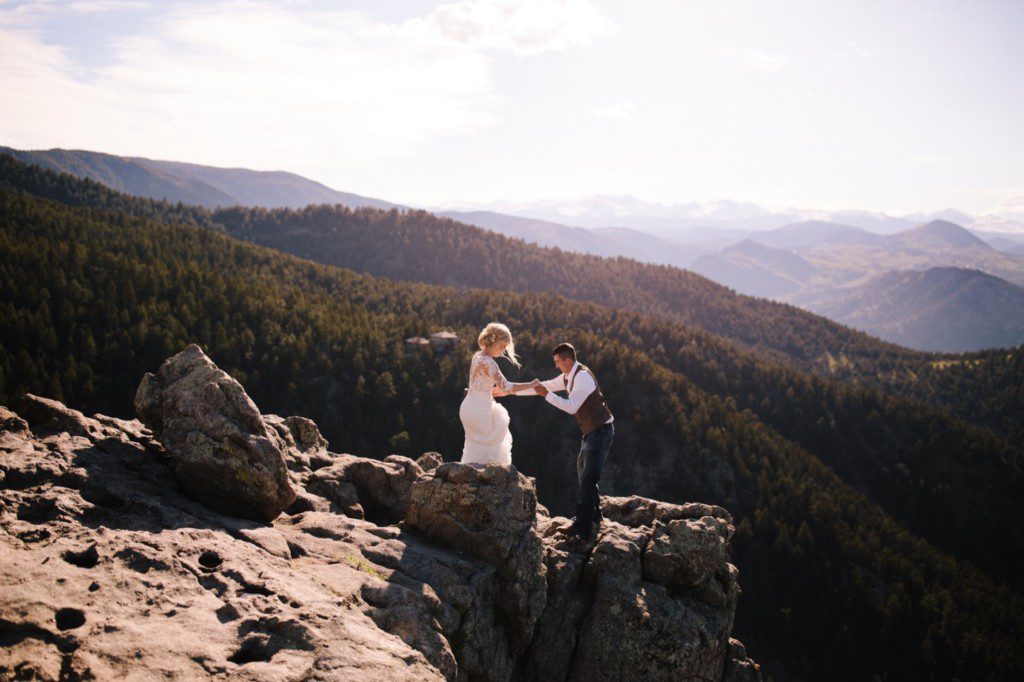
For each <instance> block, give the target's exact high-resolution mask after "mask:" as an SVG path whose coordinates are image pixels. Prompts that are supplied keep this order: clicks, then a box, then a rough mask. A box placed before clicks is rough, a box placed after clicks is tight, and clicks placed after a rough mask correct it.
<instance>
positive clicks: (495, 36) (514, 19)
mask: <svg viewBox="0 0 1024 682" xmlns="http://www.w3.org/2000/svg"><path fill="white" fill-rule="evenodd" d="M414 23H419V22H414ZM422 23H423V24H425V25H426V26H429V27H432V28H433V29H434V30H436V31H437V34H438V36H439V37H440V38H441V39H443V40H445V41H449V42H451V43H454V44H458V45H463V46H465V47H469V48H473V49H486V48H493V49H500V50H510V51H512V52H514V53H516V54H520V55H528V54H537V53H539V52H546V51H548V50H566V49H569V48H573V47H585V46H587V45H589V44H590V43H591V42H592V41H593V40H594V38H597V37H599V36H601V35H603V34H605V33H608V32H610V31H612V30H614V28H615V26H614V24H612V22H611V21H609V20H608V19H607V18H606V17H605V16H604V15H602V14H601V13H600V12H599V11H598V10H597V9H596V8H595V7H594V6H593V4H591V2H590V1H589V0H462V1H461V2H453V3H449V4H446V5H442V6H441V7H439V8H437V9H436V10H435V11H434V12H433V13H431V14H430V16H428V17H426V18H425V19H423V20H422Z"/></svg>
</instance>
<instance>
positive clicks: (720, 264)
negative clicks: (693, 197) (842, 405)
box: [0, 148, 1024, 351]
mask: <svg viewBox="0 0 1024 682" xmlns="http://www.w3.org/2000/svg"><path fill="white" fill-rule="evenodd" d="M0 151H3V152H5V153H9V154H11V155H12V156H14V157H15V158H18V159H20V160H23V161H27V162H30V163H36V164H39V165H41V166H43V167H46V168H50V169H52V170H57V171H61V172H69V173H72V174H74V175H77V176H79V177H87V178H90V179H93V180H96V181H98V182H101V183H103V184H105V185H107V186H108V187H111V188H113V189H116V190H118V191H123V192H125V193H127V194H132V195H137V196H145V197H149V198H155V199H166V200H168V201H171V202H183V203H186V204H192V205H199V206H204V207H207V208H217V207H224V206H232V205H245V206H261V207H266V208H277V207H290V208H301V207H304V206H307V205H311V204H332V205H343V206H346V207H348V208H361V207H371V208H382V209H389V208H402V207H401V206H399V205H398V204H394V203H391V202H388V201H384V200H380V199H372V198H367V197H362V196H359V195H355V194H350V193H345V192H338V191H336V190H333V189H330V188H328V187H326V186H324V185H322V184H320V183H317V182H314V181H311V180H308V179H306V178H302V177H301V176H298V175H295V174H291V173H284V172H263V171H252V170H247V169H225V168H213V167H209V166H201V165H196V164H188V163H179V162H170V161H156V160H151V159H143V158H136V157H118V156H112V155H109V154H102V153H97V152H87V151H80V150H60V149H55V150H47V151H19V150H12V149H7V148H0ZM492 207H493V208H496V209H501V211H503V212H497V211H488V210H474V211H454V210H445V211H435V213H437V214H438V215H442V216H445V217H449V218H452V219H453V220H457V221H460V222H462V223H466V224H471V225H475V226H478V227H481V228H484V229H487V230H490V231H493V232H497V233H500V234H503V235H506V236H510V237H515V238H518V239H522V240H524V241H526V242H528V243H532V244H537V245H540V246H550V247H557V248H559V249H561V250H563V251H572V252H577V253H585V254H593V255H597V256H604V257H625V258H631V259H635V260H637V261H640V262H645V263H654V264H662V265H669V266H674V267H677V268H687V269H692V270H693V271H695V272H698V273H700V274H702V275H704V276H706V277H708V278H710V279H712V280H714V281H716V282H719V283H721V284H724V285H726V286H728V287H731V288H733V289H735V290H736V291H738V292H740V293H745V294H748V295H751V296H759V297H767V298H773V299H776V300H780V301H784V302H791V303H796V304H798V305H801V306H804V307H806V308H808V309H809V310H811V311H813V312H816V313H818V314H821V315H825V316H826V317H831V318H832V319H835V320H836V321H838V322H841V323H843V324H848V325H850V326H853V327H855V328H857V329H860V330H863V331H866V332H868V333H872V334H878V335H880V338H882V339H884V340H886V341H891V342H893V343H900V344H904V345H908V346H910V347H913V348H918V349H927V350H945V351H964V350H974V349H981V348H986V347H991V345H992V344H993V343H994V344H996V345H1002V346H1015V345H1017V344H1019V343H1021V342H1022V341H1024V338H1022V337H1021V336H1020V335H1019V334H1018V333H1017V331H1016V329H1017V326H1016V325H1014V324H1006V323H1005V320H1006V319H1011V320H1012V319H1013V317H1012V315H1013V314H1015V310H1016V309H1015V307H1014V304H1013V303H1012V301H1013V300H1014V298H1015V293H1014V291H1015V290H1014V289H1013V287H1012V286H1009V285H1016V286H1021V285H1024V265H1022V264H1024V242H1022V241H1020V240H1021V239H1024V236H1018V235H1017V234H1015V233H1014V232H1013V230H1016V229H1017V228H1018V227H1020V228H1021V229H1022V230H1024V224H1022V225H1017V224H1016V223H1014V222H1013V221H1007V220H1002V221H995V220H994V219H992V218H985V219H976V218H973V217H971V216H969V215H967V214H964V213H962V212H960V211H956V210H953V209H948V210H946V211H941V212H938V213H935V214H930V215H927V216H925V215H921V214H915V215H908V216H902V217H892V216H886V215H884V214H873V213H868V212H858V211H846V212H834V213H824V212H820V211H818V212H813V211H810V212H809V211H788V212H774V213H773V212H770V211H765V210H764V209H762V208H761V207H759V206H757V205H756V204H752V203H739V202H731V201H720V202H713V203H710V204H697V203H689V204H681V205H676V206H667V205H660V204H650V203H646V202H642V201H640V200H638V199H635V198H633V197H629V196H599V197H591V198H588V199H582V200H579V201H575V202H554V201H546V202H543V201H542V202H534V203H529V204H522V203H520V204H517V203H512V202H498V203H496V204H494V205H493V206H492ZM808 216H810V217H814V216H819V217H822V218H824V219H814V220H806V219H805V218H807V217H808ZM926 219H928V220H927V222H923V223H921V222H915V221H922V220H926ZM951 220H958V221H960V222H962V223H965V224H970V225H971V226H972V227H974V228H976V229H978V230H979V231H978V232H977V233H974V232H973V231H969V230H967V229H965V228H963V227H961V226H960V225H957V224H954V223H953V222H951ZM986 221H988V222H986ZM782 223H785V224H782ZM616 225H618V226H616ZM986 225H992V226H996V227H998V228H999V231H995V232H993V231H986V230H984V229H981V228H983V227H985V226H986ZM768 228H770V229H768ZM1022 234H1024V233H1022ZM980 237H984V240H983V239H982V238H980ZM989 242H991V244H990V243H989ZM936 267H937V268H949V267H954V268H964V269H966V270H979V271H982V272H985V273H987V274H989V275H992V276H994V277H997V278H999V279H1002V280H1005V282H1004V283H1005V284H1006V285H1007V286H1003V287H999V291H1000V292H1002V293H1001V295H1000V296H996V297H995V298H994V299H992V300H985V301H982V300H979V299H977V298H972V296H970V295H968V294H967V292H974V295H975V296H978V295H981V293H982V292H987V291H990V290H991V289H990V288H985V287H973V286H972V287H965V288H963V289H961V290H960V291H961V295H959V296H957V297H954V298H953V299H950V298H949V297H948V296H947V294H946V293H945V290H944V289H939V290H936V291H935V292H932V293H933V299H932V300H925V299H926V297H927V293H928V292H926V291H922V290H921V288H920V286H914V287H913V291H908V292H905V293H903V294H901V293H899V292H897V291H894V290H890V289H888V288H886V291H887V292H888V294H889V295H891V296H892V297H893V298H894V300H905V301H909V300H913V301H915V305H916V306H917V307H918V310H920V311H930V314H929V313H926V312H922V314H921V315H919V316H918V317H917V318H916V320H915V324H913V325H905V326H903V327H900V328H899V330H897V328H896V327H894V326H893V325H892V324H890V323H889V322H887V321H886V319H884V313H883V312H882V309H881V308H880V307H878V306H873V305H869V304H868V302H869V301H871V297H870V296H868V295H866V294H865V292H866V291H868V289H863V288H860V287H863V286H865V285H867V283H868V282H869V281H870V280H875V279H877V278H879V277H880V276H881V275H884V274H886V273H903V272H906V271H909V270H919V271H924V270H927V269H929V268H936ZM885 281H886V282H889V283H892V282H895V283H897V286H900V284H899V283H902V286H908V287H910V286H911V284H910V283H909V280H907V279H906V277H901V276H896V277H894V278H890V279H887V280H885ZM922 281H923V282H937V281H938V280H937V279H936V278H927V279H924V280H922ZM919 284H920V282H918V285H919ZM881 286H886V287H887V286H888V285H881ZM857 301H861V302H862V303H864V305H862V306H861V307H859V308H857V309H854V308H853V307H851V306H853V305H854V303H855V302H857ZM840 311H842V312H840ZM981 311H984V312H985V314H987V315H988V317H985V318H984V319H979V314H980V313H981ZM947 316H948V317H947ZM968 320H971V321H972V322H971V323H969V322H968ZM974 322H977V323H978V324H975V323H974ZM953 329H956V331H955V332H952V330H953ZM982 330H984V331H982ZM975 332H976V333H975ZM936 339H945V340H947V341H948V343H947V345H945V346H941V345H936Z"/></svg>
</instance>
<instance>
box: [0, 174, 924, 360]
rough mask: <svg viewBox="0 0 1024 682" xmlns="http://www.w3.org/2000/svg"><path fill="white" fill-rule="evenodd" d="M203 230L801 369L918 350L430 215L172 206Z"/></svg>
mask: <svg viewBox="0 0 1024 682" xmlns="http://www.w3.org/2000/svg"><path fill="white" fill-rule="evenodd" d="M0 171H2V172H0V176H4V177H7V178H8V183H9V184H16V185H17V186H19V187H25V188H35V187H40V186H41V187H42V188H43V190H44V191H42V192H40V191H38V190H36V189H28V190H27V191H30V192H32V193H34V194H41V195H42V196H47V197H49V198H53V199H57V200H59V201H63V202H65V203H70V204H73V205H93V206H99V207H104V208H111V209H114V210H118V211H129V212H131V213H133V214H135V215H143V216H146V217H149V215H151V212H152V211H154V210H158V209H155V208H154V207H159V206H167V204H165V203H163V202H153V201H148V202H147V201H146V200H138V199H125V198H124V197H123V195H119V194H117V193H116V192H113V191H110V190H106V189H105V188H103V187H102V186H101V185H99V184H98V183H93V182H91V181H88V180H79V179H76V178H70V177H69V178H68V179H67V180H68V182H67V183H66V184H65V185H64V186H63V187H55V186H54V185H55V183H54V180H53V178H56V177H57V175H56V174H54V173H52V172H50V171H45V170H43V169H40V168H38V167H35V166H30V165H27V164H24V163H21V162H20V161H17V160H15V159H13V158H10V157H0ZM171 208H172V209H173V210H177V211H183V212H185V213H186V215H185V216H183V217H186V218H187V219H189V220H191V221H195V222H201V221H212V222H213V223H216V224H217V225H219V226H220V229H223V230H225V231H226V232H227V233H228V234H230V235H231V236H233V237H237V238H240V239H245V240H246V241H252V242H256V243H259V244H263V245H264V246H270V247H273V248H276V249H280V250H282V251H287V252H288V253H292V254H295V255H297V256H301V257H303V258H309V259H311V260H315V261H318V262H321V263H324V264H327V265H336V266H339V267H344V268H350V269H353V270H356V271H358V272H369V273H372V274H375V275H381V276H384V277H388V278H391V279H401V280H406V281H414V282H428V283H432V284H444V285H450V286H456V287H478V288H486V289H499V290H512V291H528V292H538V291H545V292H557V293H559V294H562V295H564V296H566V297H568V298H571V299H574V300H579V301H589V302H594V303H599V304H602V305H611V306H616V307H621V308H625V309H628V310H632V311H635V312H641V313H648V314H657V315H664V316H666V317H669V318H671V319H674V320H677V321H681V322H684V323H687V324H692V325H695V326H697V327H700V328H702V329H705V330H707V331H710V332H712V333H715V334H718V335H721V336H724V337H725V338H728V339H732V340H734V341H737V342H739V343H742V344H744V345H746V346H749V347H751V348H756V349H759V350H762V351H766V352H773V353H775V354H777V355H778V357H780V358H785V359H788V360H791V361H793V362H794V363H797V364H799V365H801V366H813V365H817V364H820V363H821V362H822V361H823V356H824V354H825V353H826V352H831V353H833V354H836V353H845V354H846V355H848V356H851V357H856V358H871V359H875V358H876V357H878V356H880V355H881V356H887V355H890V354H894V355H896V356H899V357H902V356H904V355H906V354H907V353H910V351H906V350H904V349H901V348H899V347H897V346H893V345H890V344H885V343H883V342H881V341H878V340H876V339H872V338H871V337H869V336H867V335H866V334H863V333H861V332H857V331H854V330H852V329H849V328H847V327H843V326H841V325H838V324H836V323H834V322H831V321H829V320H826V319H825V318H822V317H818V316H816V315H813V314H811V313H808V312H805V311H803V310H800V309H798V308H795V307H793V306H788V305H784V304H780V303H774V302H771V301H766V300H761V299H755V298H751V297H748V296H740V295H737V294H735V293H734V292H732V291H730V290H729V289H726V288H725V287H723V286H721V285H719V284H715V283H714V282H712V281H710V280H708V279H706V278H704V277H702V276H700V275H696V274H694V273H691V272H688V271H686V270H680V269H678V268H673V267H668V266H660V265H650V264H646V263H640V262H638V261H633V260H629V259H625V258H617V259H609V258H599V257H597V256H587V255H582V254H576V253H570V252H564V251H560V250H558V249H548V248H543V247H539V246H535V245H532V244H526V243H525V242H523V241H521V240H517V239H510V238H508V237H505V236H502V235H499V234H495V233H492V232H488V231H486V230H482V229H479V228H476V227H472V226H470V225H464V224H462V223H459V222H456V221H454V220H449V219H446V218H439V217H437V216H435V215H433V214H431V213H427V212H425V211H399V210H397V209H393V210H390V211H382V210H377V209H369V208H362V209H356V210H351V209H348V208H345V207H344V206H311V207H307V208H305V209H301V210H291V209H277V210H268V209H263V208H244V207H235V208H227V209H221V210H217V211H214V212H212V213H210V212H208V211H206V210H205V209H201V208H198V207H197V208H192V209H189V208H186V207H183V206H180V205H173V206H171Z"/></svg>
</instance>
